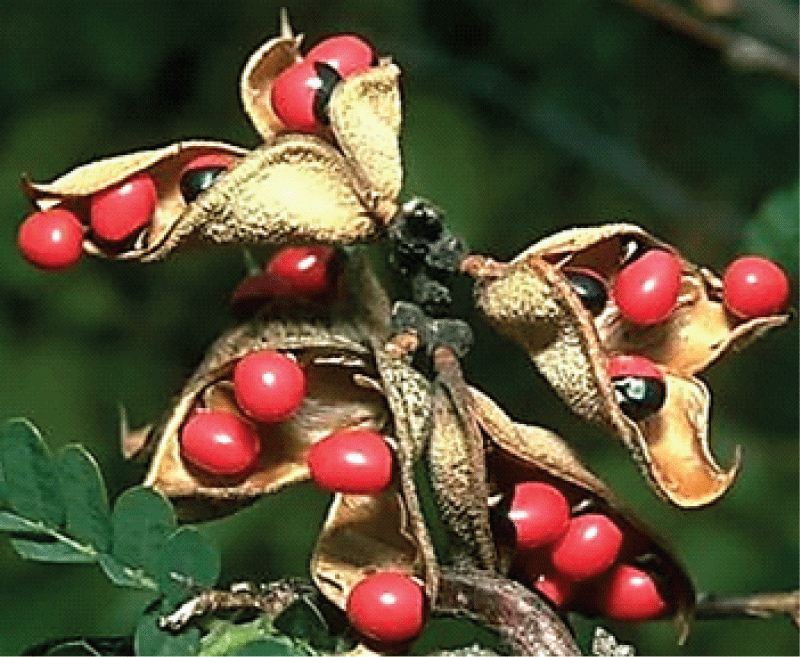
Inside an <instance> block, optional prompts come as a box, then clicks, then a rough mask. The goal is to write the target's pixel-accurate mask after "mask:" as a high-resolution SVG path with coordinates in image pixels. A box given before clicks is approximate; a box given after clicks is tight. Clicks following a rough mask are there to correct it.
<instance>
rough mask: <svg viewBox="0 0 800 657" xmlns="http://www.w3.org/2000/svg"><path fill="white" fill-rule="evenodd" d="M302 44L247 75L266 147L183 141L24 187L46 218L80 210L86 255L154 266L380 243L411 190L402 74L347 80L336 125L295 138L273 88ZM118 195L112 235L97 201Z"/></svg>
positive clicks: (282, 40)
mask: <svg viewBox="0 0 800 657" xmlns="http://www.w3.org/2000/svg"><path fill="white" fill-rule="evenodd" d="M287 31H288V32H289V34H287ZM298 47H299V38H295V37H293V36H291V35H290V30H288V27H284V34H283V35H282V36H280V37H278V38H277V39H273V40H271V41H269V42H267V43H266V44H265V45H264V46H263V47H262V48H261V49H259V50H258V51H257V52H256V53H255V54H254V55H253V56H252V57H251V59H250V61H249V62H248V64H247V66H246V67H245V69H244V72H243V74H242V80H241V89H242V99H243V103H244V106H245V110H246V112H247V113H248V115H249V116H250V118H251V120H252V122H253V124H254V126H255V127H256V129H257V130H258V131H259V132H260V134H261V135H262V137H263V138H264V144H263V145H262V146H259V147H258V148H256V149H255V150H253V151H250V152H248V151H246V150H245V149H242V148H240V147H237V146H231V145H228V144H222V143H218V142H205V141H189V142H180V143H176V144H172V145H170V146H166V147H164V148H160V149H156V150H152V151H143V152H137V153H131V154H127V155H120V156H116V157H111V158H107V159H103V160H99V161H96V162H92V163H89V164H86V165H83V166H80V167H78V168H76V169H74V170H72V171H70V172H68V173H67V174H65V175H63V176H61V177H59V178H57V179H56V180H54V181H52V182H50V183H35V182H32V181H29V180H23V190H24V191H25V193H26V194H27V195H28V196H29V198H30V199H31V200H32V201H33V202H34V204H35V205H36V207H37V209H39V210H46V209H51V208H54V207H56V206H60V207H64V208H66V209H68V210H70V211H71V212H73V213H74V214H75V215H76V216H77V218H78V220H79V221H80V223H81V224H82V225H83V230H84V251H85V252H87V253H90V254H93V255H102V256H105V257H111V258H120V259H134V260H141V261H152V260H157V259H160V258H163V257H165V256H166V255H167V254H169V253H170V252H172V251H173V250H174V249H176V248H177V247H178V246H182V245H184V244H185V243H191V242H195V243H196V242H211V243H234V244H243V243H277V242H323V243H331V244H349V243H353V242H358V241H365V240H369V239H372V238H373V237H374V236H375V235H376V234H377V233H379V232H380V231H382V230H383V229H384V227H385V226H386V224H387V223H388V222H389V221H390V219H391V218H392V217H393V216H394V215H395V213H396V212H397V203H396V200H397V196H398V194H399V192H400V186H401V182H402V166H401V160H400V148H399V131H400V122H401V106H400V92H399V75H400V70H399V68H398V67H397V66H396V65H394V64H392V63H391V62H390V61H389V60H381V61H380V62H379V63H378V65H377V66H373V67H371V68H369V69H368V70H365V71H361V72H358V73H355V74H353V75H351V76H348V77H346V78H344V79H340V80H338V81H337V82H336V83H335V85H334V86H333V88H332V90H331V93H330V98H329V99H327V102H326V103H325V106H324V111H325V112H326V116H327V117H328V119H329V125H327V126H325V128H324V130H320V131H319V133H317V134H300V133H297V132H290V131H288V130H287V129H286V128H285V127H283V126H282V124H281V123H280V121H279V120H278V119H277V117H275V115H274V113H273V112H272V109H271V106H270V103H269V99H270V85H271V83H272V80H273V79H274V77H275V75H277V74H278V73H279V72H280V71H281V70H283V69H285V68H286V67H288V66H290V65H292V63H293V62H295V61H296V60H297V59H298V58H299V52H298ZM133 179H137V180H142V179H143V180H144V181H145V187H146V189H145V191H143V192H141V193H140V196H141V197H142V198H139V199H135V200H136V201H137V202H138V201H141V202H142V203H140V205H144V207H145V209H143V210H137V211H136V213H135V216H130V217H129V216H127V215H126V213H127V212H128V210H129V209H130V208H131V207H132V205H133V204H132V202H131V200H130V199H129V198H127V197H125V198H123V196H124V192H120V190H121V189H122V188H123V187H124V186H125V185H126V184H127V183H129V182H130V181H131V180H133ZM109 195H110V196H112V197H113V196H116V197H118V198H117V208H116V211H115V212H114V213H113V217H112V218H111V219H110V221H111V222H112V223H113V224H114V230H113V231H112V232H111V233H109V232H108V231H104V230H101V229H99V227H98V222H97V221H96V216H95V214H96V206H98V205H99V203H97V199H98V198H100V197H104V196H109ZM131 213H132V214H134V213H133V211H132V210H131ZM109 235H111V237H109Z"/></svg>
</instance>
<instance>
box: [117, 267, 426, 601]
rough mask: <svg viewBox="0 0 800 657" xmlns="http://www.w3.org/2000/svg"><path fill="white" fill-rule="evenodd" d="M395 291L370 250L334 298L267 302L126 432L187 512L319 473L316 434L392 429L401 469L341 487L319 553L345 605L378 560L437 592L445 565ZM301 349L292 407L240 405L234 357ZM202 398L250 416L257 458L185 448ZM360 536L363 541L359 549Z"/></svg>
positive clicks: (316, 567)
mask: <svg viewBox="0 0 800 657" xmlns="http://www.w3.org/2000/svg"><path fill="white" fill-rule="evenodd" d="M388 320H389V310H388V301H387V299H386V298H385V296H384V294H383V291H382V290H381V289H380V287H379V286H378V284H377V282H376V281H375V280H374V278H373V277H372V275H371V273H370V272H369V270H368V269H367V268H366V264H365V261H364V260H363V259H362V258H360V257H357V256H356V257H352V258H350V259H349V260H347V261H346V262H345V263H344V265H343V271H342V273H341V274H340V276H339V277H338V286H337V294H336V295H335V296H334V297H332V298H331V300H330V303H329V304H328V305H327V306H324V307H323V306H320V305H303V304H297V305H295V306H293V307H287V306H283V305H282V306H280V307H278V308H273V307H271V306H267V307H265V309H264V312H263V313H262V314H260V315H257V316H256V317H255V318H254V319H252V320H251V321H249V322H246V323H244V324H241V325H239V326H237V327H235V328H233V329H232V330H230V331H228V332H227V333H225V334H224V335H223V336H221V337H220V338H219V339H218V340H217V341H216V342H215V343H214V344H213V345H212V347H211V348H210V349H209V351H208V353H207V355H206V358H205V360H204V361H203V362H202V363H201V365H200V366H199V367H198V369H197V371H196V372H195V373H194V375H193V376H192V377H191V378H190V380H189V381H188V382H187V384H186V385H185V386H184V389H183V391H182V392H181V393H180V395H179V396H178V399H177V402H176V403H175V405H174V406H173V407H172V409H171V410H170V411H169V413H168V414H167V416H166V417H165V419H164V420H163V421H162V422H160V423H159V424H158V425H157V426H156V427H155V428H152V429H150V430H149V431H147V432H146V433H142V432H125V435H124V436H123V441H124V444H125V445H126V452H127V453H128V454H129V455H131V456H134V455H136V453H141V454H145V453H150V454H151V460H150V465H149V472H148V474H147V477H146V479H145V484H146V485H150V486H153V487H154V488H156V489H158V490H159V491H161V492H162V493H164V494H165V495H168V496H169V497H171V498H172V499H173V501H174V502H175V504H176V507H177V508H178V509H179V511H181V512H182V515H183V516H184V517H187V518H189V517H202V516H213V515H218V514H222V513H226V512H229V511H231V510H234V509H235V508H237V507H238V506H240V505H241V504H244V503H247V502H248V501H249V500H253V499H255V498H256V497H258V496H261V495H264V494H267V493H272V492H275V491H278V490H280V489H281V488H283V487H284V486H287V485H289V484H291V483H295V482H299V481H303V480H306V479H308V478H309V477H310V471H309V465H308V462H307V455H308V452H309V449H310V448H311V446H312V445H314V444H316V443H317V442H319V441H321V440H323V439H324V438H326V437H327V436H330V435H331V434H333V433H335V432H337V431H340V430H347V429H366V430H369V431H375V432H380V433H381V434H383V435H385V436H386V437H387V440H389V442H390V443H391V445H392V446H393V450H394V452H395V453H394V457H395V462H396V465H397V472H398V474H397V476H396V477H394V479H393V480H392V483H391V484H390V486H389V488H388V489H387V490H386V491H384V492H381V493H379V494H376V495H341V494H337V495H336V497H335V501H334V504H333V505H332V507H331V509H330V511H329V515H328V519H327V520H326V522H325V525H324V527H323V529H322V532H321V534H320V538H319V543H318V545H317V547H316V549H315V551H314V556H313V558H312V564H311V572H312V576H313V577H314V579H315V581H317V583H318V585H319V586H320V588H321V589H322V591H323V592H324V593H325V594H326V595H327V596H328V597H329V598H330V599H331V600H332V601H333V602H334V603H336V604H338V605H340V606H341V607H342V608H344V605H345V602H346V600H347V596H348V594H349V592H350V589H351V588H352V587H353V586H354V585H355V584H356V583H357V582H358V581H360V579H362V578H363V577H364V576H365V575H366V574H368V573H369V572H371V571H372V570H374V568H375V567H376V566H378V567H380V566H382V565H383V566H387V567H388V566H392V567H395V568H399V569H403V570H404V571H405V572H408V573H409V574H411V575H414V576H416V577H419V578H420V579H421V580H422V581H424V582H425V586H426V593H427V594H428V595H429V596H434V595H435V591H436V582H437V580H436V577H437V570H436V565H435V556H434V552H433V547H432V545H431V542H430V538H429V536H428V533H427V526H426V523H425V520H424V518H423V517H422V512H421V510H420V507H419V501H418V499H417V495H416V490H415V484H414V478H413V473H412V469H413V467H414V464H415V462H416V461H417V460H418V459H419V458H421V457H422V455H423V446H424V444H425V443H426V441H427V436H428V433H429V432H430V426H431V419H430V406H431V391H430V384H429V383H428V381H427V380H426V379H425V378H424V377H423V376H422V375H420V374H418V373H417V372H416V371H415V370H413V369H412V368H411V367H410V364H409V360H408V358H406V357H404V356H402V355H401V356H398V355H396V354H394V353H392V352H391V349H388V350H387V349H384V347H383V345H384V343H386V341H387V339H388V335H389V333H388ZM265 349H270V350H276V351H281V352H284V353H287V354H289V355H291V357H293V358H295V359H296V360H297V362H298V364H299V365H300V366H301V367H302V368H303V370H304V372H305V376H306V380H307V385H308V388H307V394H306V396H305V398H304V399H303V401H302V402H301V404H300V406H299V408H298V409H297V410H296V411H295V413H294V414H293V415H292V416H291V417H290V418H288V419H285V420H283V421H280V422H274V423H265V422H259V421H255V420H253V419H252V418H249V417H248V416H247V415H246V414H245V413H244V411H243V410H242V409H241V408H240V407H239V406H238V405H237V400H236V394H235V390H234V384H233V381H232V378H233V371H234V368H235V366H236V363H237V362H239V361H240V360H241V359H242V358H244V357H245V356H247V355H249V354H251V353H253V352H254V351H261V350H265ZM198 409H212V410H218V411H225V412H227V413H230V414H233V415H235V416H236V417H238V418H239V419H240V420H241V421H243V422H247V423H249V425H250V426H252V427H253V428H254V429H255V431H256V432H257V433H258V435H259V437H260V440H261V443H262V448H261V452H260V456H259V459H258V461H257V462H256V464H255V466H254V467H252V468H250V469H248V470H247V471H246V472H244V473H242V474H240V475H237V476H230V477H226V476H220V475H214V474H212V473H209V472H203V471H202V470H200V469H198V468H197V467H194V466H192V465H191V464H189V463H187V462H186V461H185V460H184V459H183V458H182V455H181V429H182V427H183V425H184V424H185V423H186V420H187V419H188V418H189V417H191V415H192V414H193V413H194V412H196V411H197V410H198ZM353 544H359V545H360V546H361V547H360V548H359V550H350V549H349V547H345V546H350V545H353Z"/></svg>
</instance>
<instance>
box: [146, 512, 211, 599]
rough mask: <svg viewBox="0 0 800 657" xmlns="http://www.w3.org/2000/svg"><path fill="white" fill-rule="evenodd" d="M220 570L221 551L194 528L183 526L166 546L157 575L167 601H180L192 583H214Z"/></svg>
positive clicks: (207, 584)
mask: <svg viewBox="0 0 800 657" xmlns="http://www.w3.org/2000/svg"><path fill="white" fill-rule="evenodd" d="M219 571H220V554H219V551H218V550H217V549H216V548H215V547H214V546H213V545H211V544H210V543H208V542H207V541H206V539H204V538H203V536H202V535H201V534H200V532H199V531H197V529H196V528H195V527H182V528H181V529H179V530H178V531H176V532H175V533H174V534H172V535H171V536H170V537H169V539H168V540H167V542H166V544H165V545H164V549H163V551H162V552H161V556H160V557H159V559H158V563H157V566H156V571H155V576H156V581H157V582H158V586H159V588H160V589H161V591H162V592H163V593H164V595H165V596H166V598H167V600H168V601H169V602H174V603H178V602H180V601H182V600H184V599H185V598H186V597H187V595H188V594H189V593H191V588H190V587H191V586H199V587H201V588H211V587H212V586H214V584H216V583H217V578H218V577H219Z"/></svg>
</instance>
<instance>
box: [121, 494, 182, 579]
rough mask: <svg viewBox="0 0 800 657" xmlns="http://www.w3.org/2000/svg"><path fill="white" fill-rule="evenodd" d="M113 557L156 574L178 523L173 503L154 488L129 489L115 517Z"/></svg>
mask: <svg viewBox="0 0 800 657" xmlns="http://www.w3.org/2000/svg"><path fill="white" fill-rule="evenodd" d="M111 524H112V527H113V546H112V551H111V554H112V555H113V556H114V557H115V558H116V559H118V560H119V561H121V562H122V563H123V564H125V565H126V566H130V567H132V568H142V569H143V570H144V571H145V572H146V573H148V574H152V573H154V572H156V569H157V563H158V558H159V555H160V553H161V550H162V549H163V548H164V545H165V543H166V542H167V538H169V536H170V534H172V532H174V531H175V529H176V527H177V521H176V519H175V512H174V511H173V509H172V506H171V505H170V503H169V502H168V501H167V500H166V499H165V498H164V497H163V496H162V495H161V494H159V493H157V492H156V491H154V490H153V489H152V488H147V487H145V486H136V487H134V488H129V489H128V490H126V491H125V492H124V493H123V494H122V495H120V496H119V498H118V499H117V502H116V504H115V505H114V511H113V512H112V514H111Z"/></svg>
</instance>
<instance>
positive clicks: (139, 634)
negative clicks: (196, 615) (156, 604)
mask: <svg viewBox="0 0 800 657" xmlns="http://www.w3.org/2000/svg"><path fill="white" fill-rule="evenodd" d="M160 616H161V613H160V612H159V611H158V610H155V611H151V612H148V613H147V614H144V615H143V616H141V618H139V623H138V624H137V625H136V632H135V634H134V637H133V646H134V652H135V654H137V655H196V654H197V653H198V651H199V649H200V630H199V629H197V628H196V627H190V628H185V629H184V630H183V631H182V632H179V633H178V634H173V633H172V632H165V631H164V630H162V629H161V628H160V627H159V626H158V619H159V618H160ZM265 654H266V653H265Z"/></svg>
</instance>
